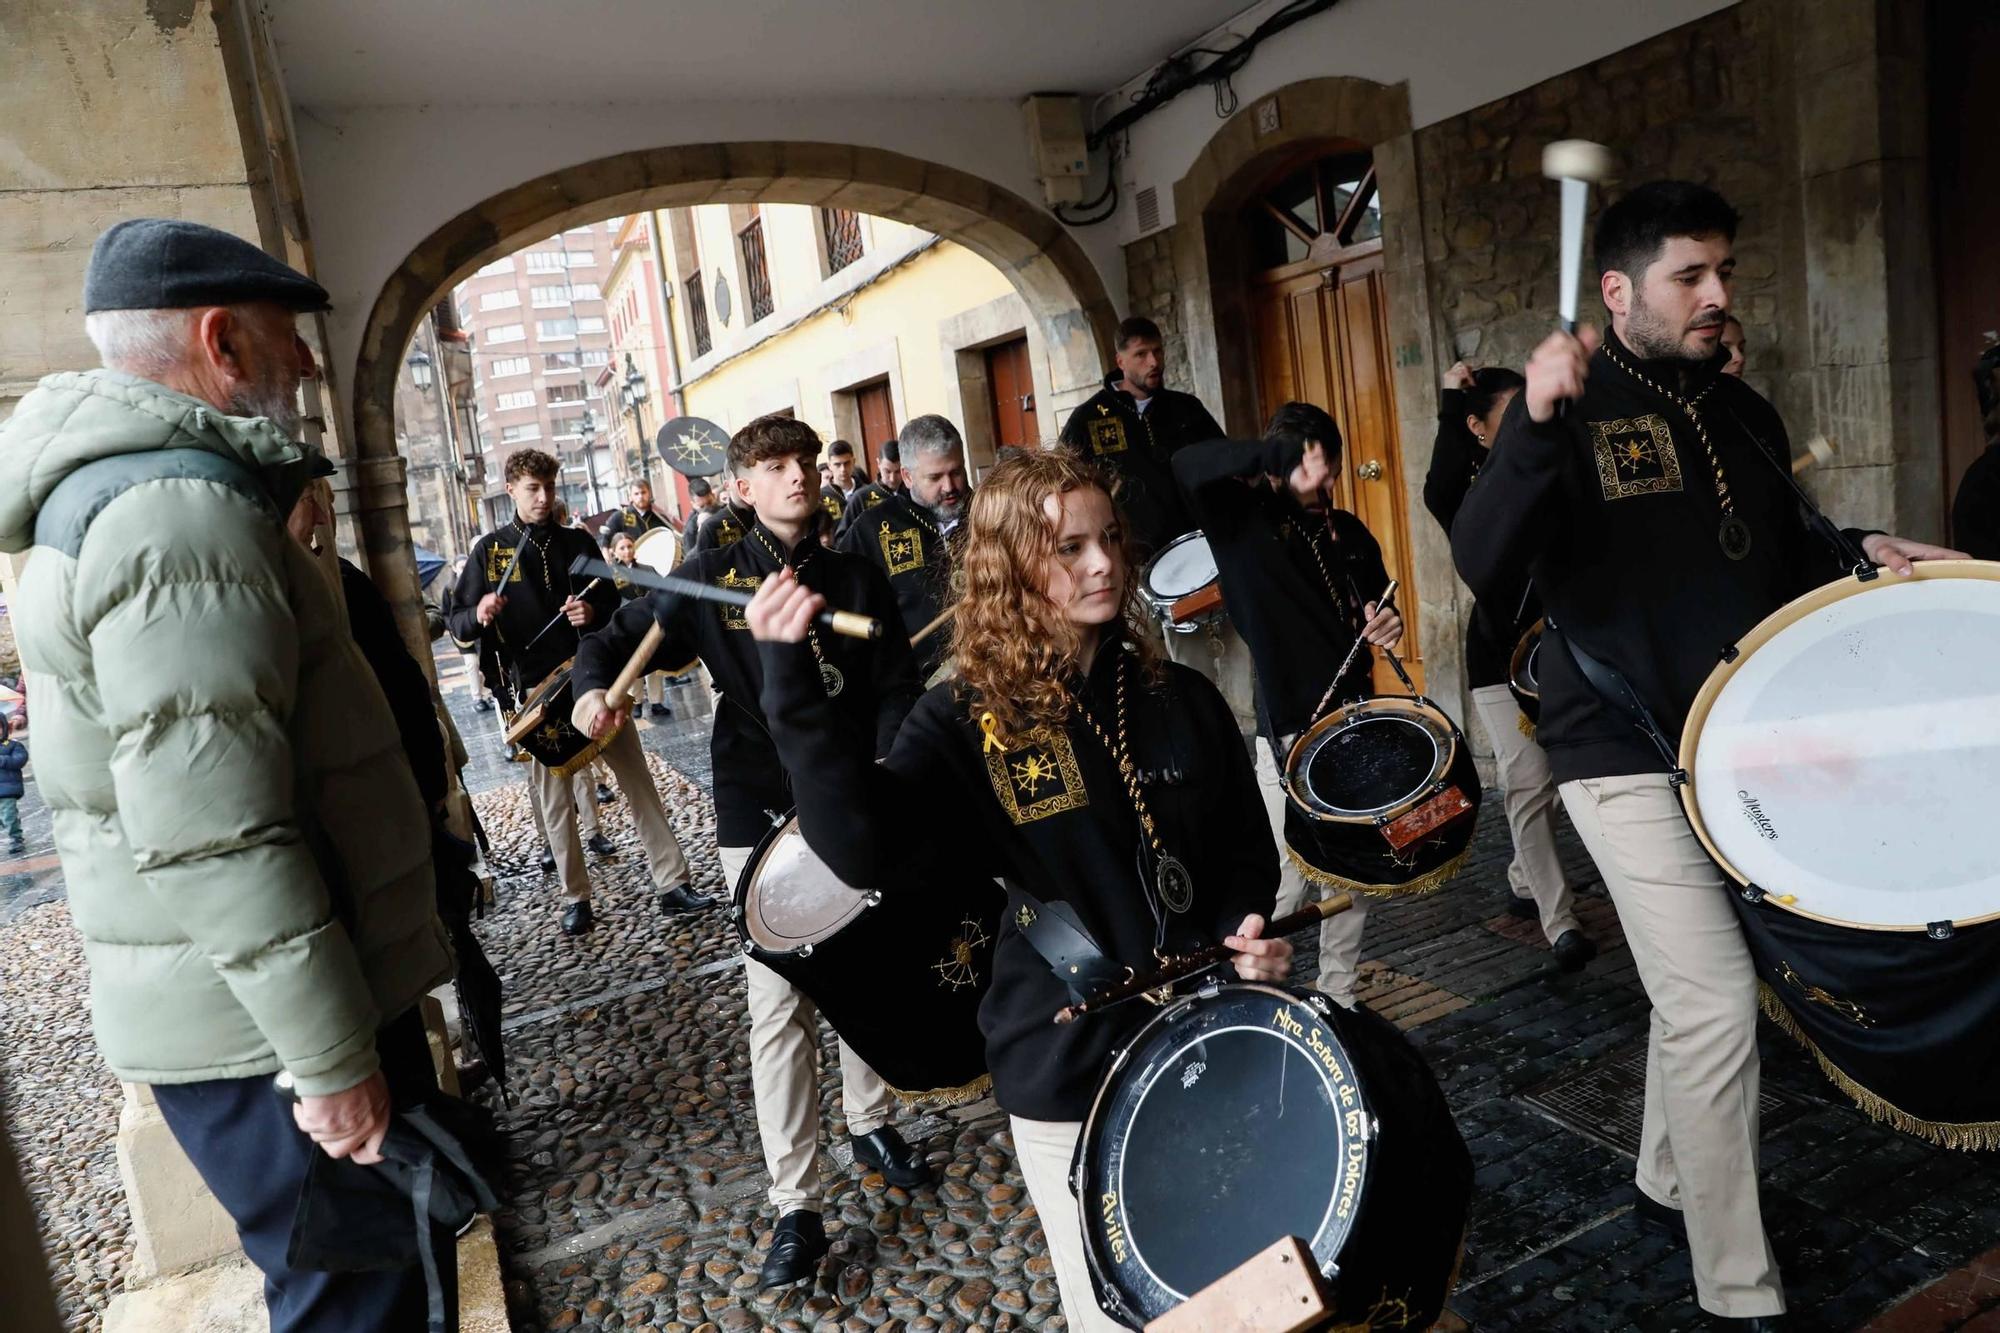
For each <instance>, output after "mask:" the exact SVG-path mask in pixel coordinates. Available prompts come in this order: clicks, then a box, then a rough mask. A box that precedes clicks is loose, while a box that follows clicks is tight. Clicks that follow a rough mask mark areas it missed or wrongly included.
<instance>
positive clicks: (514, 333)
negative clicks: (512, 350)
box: [486, 324, 528, 347]
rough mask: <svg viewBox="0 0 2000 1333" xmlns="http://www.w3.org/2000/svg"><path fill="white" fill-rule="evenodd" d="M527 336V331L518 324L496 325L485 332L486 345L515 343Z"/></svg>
mask: <svg viewBox="0 0 2000 1333" xmlns="http://www.w3.org/2000/svg"><path fill="white" fill-rule="evenodd" d="M527 336H528V330H527V329H526V328H524V327H522V326H521V325H519V324H496V325H494V326H493V327H492V328H490V329H488V330H486V345H487V346H488V347H491V346H492V345H493V344H494V343H517V342H519V341H521V339H523V338H525V337H527Z"/></svg>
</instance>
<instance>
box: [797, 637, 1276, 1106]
mask: <svg viewBox="0 0 2000 1333" xmlns="http://www.w3.org/2000/svg"><path fill="white" fill-rule="evenodd" d="M761 646H762V648H763V651H764V664H765V665H764V707H765V712H766V715H767V716H768V717H769V718H770V722H771V734H772V735H773V737H775V738H776V740H777V744H778V750H779V753H780V754H781V755H783V757H784V762H785V766H786V768H787V769H789V770H790V772H791V774H792V786H793V791H794V793H795V795H796V796H797V797H798V808H799V821H800V827H801V828H802V829H803V831H804V833H805V837H806V841H807V843H808V844H809V845H810V846H811V847H812V849H813V850H814V851H815V852H817V853H818V854H819V855H820V856H821V857H822V858H823V859H824V860H825V861H826V862H827V864H828V865H829V866H831V867H832V868H833V870H834V872H835V873H836V874H838V875H839V876H840V877H841V878H842V879H844V880H846V881H847V882H848V883H850V884H866V885H871V886H874V887H878V888H881V889H883V890H884V891H889V892H894V891H904V892H910V893H927V892H936V891H938V886H939V885H940V883H945V882H949V880H950V879H951V878H952V877H953V876H957V875H962V874H964V873H965V872H966V871H967V870H968V869H969V870H971V871H973V872H974V873H978V874H982V875H998V876H1001V877H1004V878H1005V879H1007V880H1008V881H1009V882H1011V883H1014V884H1018V885H1019V886H1020V887H1021V888H1022V889H1024V890H1025V891H1026V892H1028V893H1030V894H1032V895H1034V896H1035V897H1036V898H1038V899H1041V900H1042V901H1043V902H1045V903H1047V902H1052V901H1060V902H1064V903H1067V904H1069V906H1070V907H1071V908H1072V909H1073V910H1074V911H1075V913H1076V916H1077V918H1078V920H1080V921H1081V923H1082V924H1083V927H1084V929H1085V930H1087V931H1088V932H1089V933H1090V935H1091V937H1092V938H1093V939H1094V940H1095V941H1096V942H1097V945H1098V947H1099V948H1100V949H1102V950H1103V951H1104V952H1105V953H1106V954H1107V955H1109V956H1110V957H1111V958H1113V959H1115V960H1116V961H1118V962H1121V963H1124V964H1126V965H1128V966H1131V967H1133V968H1136V969H1142V970H1143V969H1145V968H1146V967H1148V966H1150V965H1151V964H1152V963H1153V949H1154V947H1155V946H1156V945H1160V946H1163V947H1164V948H1166V949H1168V950H1170V951H1180V950H1185V949H1190V948H1195V947H1201V946H1206V945H1212V944H1215V943H1217V942H1219V941H1220V940H1221V939H1222V938H1223V937H1224V936H1225V935H1228V934H1230V933H1231V932H1233V931H1234V930H1235V929H1236V927H1237V926H1238V925H1240V924H1241V923H1242V920H1243V918H1244V917H1245V916H1247V915H1249V914H1250V913H1252V912H1258V913H1263V914H1264V915H1266V916H1268V915H1269V914H1270V912H1271V907H1272V902H1273V899H1274V897H1275V895H1276V890H1277V879H1278V857H1277V849H1276V846H1275V844H1274V843H1273V842H1272V840H1271V833H1270V822H1269V820H1267V819H1266V818H1265V816H1264V807H1263V802H1262V799H1261V798H1260V796H1259V795H1258V791H1257V784H1256V779H1255V777H1254V776H1253V775H1252V772H1251V769H1250V758H1249V754H1248V752H1247V751H1246V750H1245V748H1244V745H1243V741H1242V738H1241V737H1240V736H1239V735H1238V733H1237V730H1236V724H1235V721H1234V719H1233V718H1232V716H1231V715H1230V712H1229V708H1228V706H1227V705H1226V704H1225V703H1224V702H1223V700H1222V696H1221V695H1220V694H1218V693H1217V692H1216V689H1215V687H1214V686H1213V685H1211V684H1209V682H1208V681H1207V680H1206V679H1204V678H1203V677H1202V676H1201V675H1199V674H1198V673H1196V672H1194V671H1192V670H1190V669H1188V668H1186V667H1182V666H1176V665H1171V664H1169V665H1167V666H1166V667H1165V668H1164V671H1165V675H1164V678H1163V679H1162V680H1161V681H1160V682H1158V683H1149V682H1147V681H1146V679H1145V677H1144V676H1143V675H1141V674H1138V662H1137V660H1136V658H1135V659H1133V660H1132V662H1131V664H1130V667H1129V668H1128V669H1130V670H1132V671H1133V672H1134V676H1133V678H1132V680H1131V681H1130V682H1129V683H1128V685H1127V691H1128V708H1129V711H1130V716H1129V719H1128V730H1127V735H1128V739H1129V742H1130V745H1131V752H1132V758H1133V761H1134V763H1135V765H1136V766H1137V767H1138V769H1139V770H1140V773H1141V781H1142V784H1143V786H1142V790H1143V792H1144V795H1145V799H1146V803H1147V806H1148V808H1149V810H1150V811H1151V813H1152V815H1153V817H1154V819H1155V821H1156V822H1157V824H1158V827H1159V831H1160V837H1161V840H1162V842H1163V844H1164V845H1165V847H1166V850H1167V851H1168V852H1170V853H1171V854H1172V855H1174V856H1176V857H1178V858H1179V859H1180V860H1181V861H1182V862H1183V863H1184V864H1185V865H1186V866H1187V868H1188V870H1189V871H1190V872H1192V875H1193V880H1194V904H1193V907H1192V909H1191V910H1190V911H1189V912H1187V913H1186V914H1174V913H1166V914H1164V915H1165V923H1164V926H1162V925H1160V924H1158V923H1157V921H1156V917H1155V909H1154V908H1153V907H1152V906H1149V890H1148V889H1147V888H1146V887H1145V884H1144V883H1142V881H1141V878H1140V858H1141V857H1142V856H1143V857H1144V858H1145V864H1146V866H1147V867H1148V876H1149V879H1150V874H1151V872H1150V867H1151V865H1152V861H1153V854H1152V852H1151V851H1150V850H1145V851H1143V852H1142V850H1141V848H1142V838H1141V834H1140V830H1139V823H1138V819H1137V817H1136V816H1135V814H1134V813H1133V808H1132V803H1131V800H1130V798H1129V796H1128V795H1127V794H1126V789H1125V786H1124V783H1123V782H1122V781H1121V780H1120V778H1119V776H1118V771H1117V768H1116V766H1115V764H1114V762H1113V760H1112V758H1111V756H1110V754H1109V753H1108V752H1107V751H1106V749H1105V747H1104V745H1103V743H1102V742H1101V741H1100V740H1099V739H1098V737H1097V736H1096V734H1095V733H1093V732H1092V730H1091V729H1090V727H1089V726H1088V725H1087V724H1086V723H1085V722H1084V721H1083V720H1082V719H1080V718H1074V717H1073V718H1072V719H1071V720H1070V721H1069V722H1068V724H1067V725H1065V726H1063V727H1060V728H1036V729H1034V730H1031V731H1028V732H1026V733H1025V734H1021V735H1015V736H1011V737H1006V738H1003V739H1004V741H1005V748H1004V749H1001V748H999V747H998V746H993V747H988V746H987V745H986V744H985V738H984V736H983V735H982V732H981V729H980V726H979V724H978V722H977V721H976V720H975V719H974V718H973V717H972V716H971V709H970V706H969V704H968V703H967V701H966V700H965V699H964V698H963V697H962V696H961V695H960V694H959V693H958V686H957V685H956V684H954V683H952V682H946V683H944V684H941V685H939V686H937V687H936V688H935V689H933V690H931V691H930V692H929V693H928V694H926V695H925V696H924V697H923V699H922V700H920V701H919V702H918V704H917V706H916V708H915V709H914V710H912V712H911V713H910V716H909V720H908V721H907V722H905V723H904V724H903V729H902V731H901V732H900V733H899V734H898V735H897V737H896V744H895V747H894V749H892V750H891V751H890V752H889V756H888V758H887V759H886V760H885V761H884V762H883V763H882V764H880V765H875V764H870V763H869V762H868V761H867V756H866V755H865V754H862V753H861V752H860V751H858V750H856V749H855V748H854V747H853V746H852V745H848V744H845V743H844V742H843V741H842V739H841V736H840V732H839V727H838V725H837V723H836V719H835V717H834V714H833V709H832V707H831V706H830V704H829V701H828V700H826V699H825V698H824V697H823V696H822V695H820V694H819V693H818V691H817V690H816V689H815V687H814V670H813V661H812V658H811V656H810V654H809V653H808V652H807V651H806V649H805V647H804V646H803V645H795V644H776V643H767V644H763V645H761ZM1130 656H1131V655H1130V654H1129V653H1128V652H1126V651H1125V650H1124V649H1122V648H1120V647H1118V646H1116V645H1107V646H1106V648H1105V649H1104V650H1103V651H1102V652H1100V653H1099V654H1098V657H1097V661H1096V662H1095V663H1094V664H1093V666H1092V669H1091V672H1090V676H1089V678H1088V679H1087V680H1086V681H1084V682H1082V684H1081V686H1080V690H1081V694H1082V698H1083V703H1084V705H1085V706H1086V707H1088V708H1089V709H1090V710H1091V712H1092V714H1093V715H1094V716H1096V717H1097V718H1098V719H1099V721H1100V723H1101V724H1102V725H1103V727H1104V728H1105V730H1106V732H1107V733H1108V734H1111V735H1114V736H1115V735H1116V721H1115V718H1116V713H1117V708H1116V691H1117V672H1118V671H1119V669H1120V663H1121V660H1123V659H1126V658H1128V657H1130ZM993 968H994V976H993V986H992V989H991V990H990V991H989V992H988V993H987V996H986V999H985V1001H984V1002H983V1003H982V1004H981V1006H980V1010H979V1025H980V1030H981V1032H982V1033H983V1034H984V1035H985V1038H986V1058H987V1066H988V1068H989V1069H990V1070H991V1071H992V1074H993V1090H994V1095H995V1097H996V1098H997V1099H998V1100H999V1102H1000V1104H1001V1105H1002V1106H1004V1107H1006V1108H1007V1110H1009V1111H1010V1112H1012V1113H1014V1114H1016V1115H1022V1116H1027V1117H1029V1118H1031V1119H1036V1120H1081V1119H1082V1118H1083V1116H1084V1114H1085V1112H1086V1111H1088V1109H1089V1107H1090V1099H1091V1096H1092V1094H1093V1093H1094V1092H1095V1091H1096V1089H1097V1085H1098V1081H1099V1078H1100V1076H1101V1074H1102V1072H1103V1065H1104V1062H1105V1060H1106V1058H1107V1057H1108V1056H1109V1055H1110V1054H1111V1052H1112V1050H1113V1049H1114V1048H1115V1047H1116V1046H1117V1045H1119V1044H1120V1043H1121V1042H1122V1041H1124V1040H1125V1039H1126V1038H1128V1037H1130V1036H1131V1034H1132V1032H1133V1030H1134V1029H1135V1028H1137V1027H1138V1026H1139V1025H1140V1024H1141V1023H1143V1022H1145V1021H1146V1018H1147V1017H1148V1016H1149V1015H1150V1014H1151V1013H1152V1010H1151V1009H1149V1008H1148V1007H1147V1006H1146V1005H1144V1004H1133V1005H1124V1006H1119V1007H1117V1008H1114V1009H1109V1010H1106V1011H1104V1012H1103V1013H1101V1014H1095V1015H1091V1016H1090V1017H1087V1018H1085V1019H1082V1020H1080V1021H1078V1022H1076V1023H1072V1024H1069V1025H1066V1026H1063V1027H1058V1026H1056V1025H1055V1023H1054V1022H1053V1021H1052V1019H1053V1018H1054V1016H1055V1012H1056V1010H1058V1009H1060V1008H1061V1007H1062V1006H1063V1005H1064V1004H1066V1003H1068V1002H1069V996H1068V991H1067V990H1066V988H1065V987H1064V985H1063V984H1062V982H1060V981H1058V980H1057V979H1056V977H1055V975H1054V974H1053V973H1052V972H1051V971H1050V969H1049V965H1048V964H1047V963H1046V962H1044V961H1043V960H1042V957H1041V956H1040V955H1039V954H1037V953H1036V952H1035V950H1034V947H1033V946H1032V945H1030V944H1029V943H1028V941H1027V939H1026V937H1024V936H1023V935H1022V934H1021V933H1020V930H1019V927H1018V925H1017V923H1016V921H1015V920H1014V919H1013V918H1012V917H1009V918H1007V919H1005V920H1003V921H1002V923H1001V926H1000V935H999V939H998V941H997V942H996V945H995V948H994V956H993Z"/></svg>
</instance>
